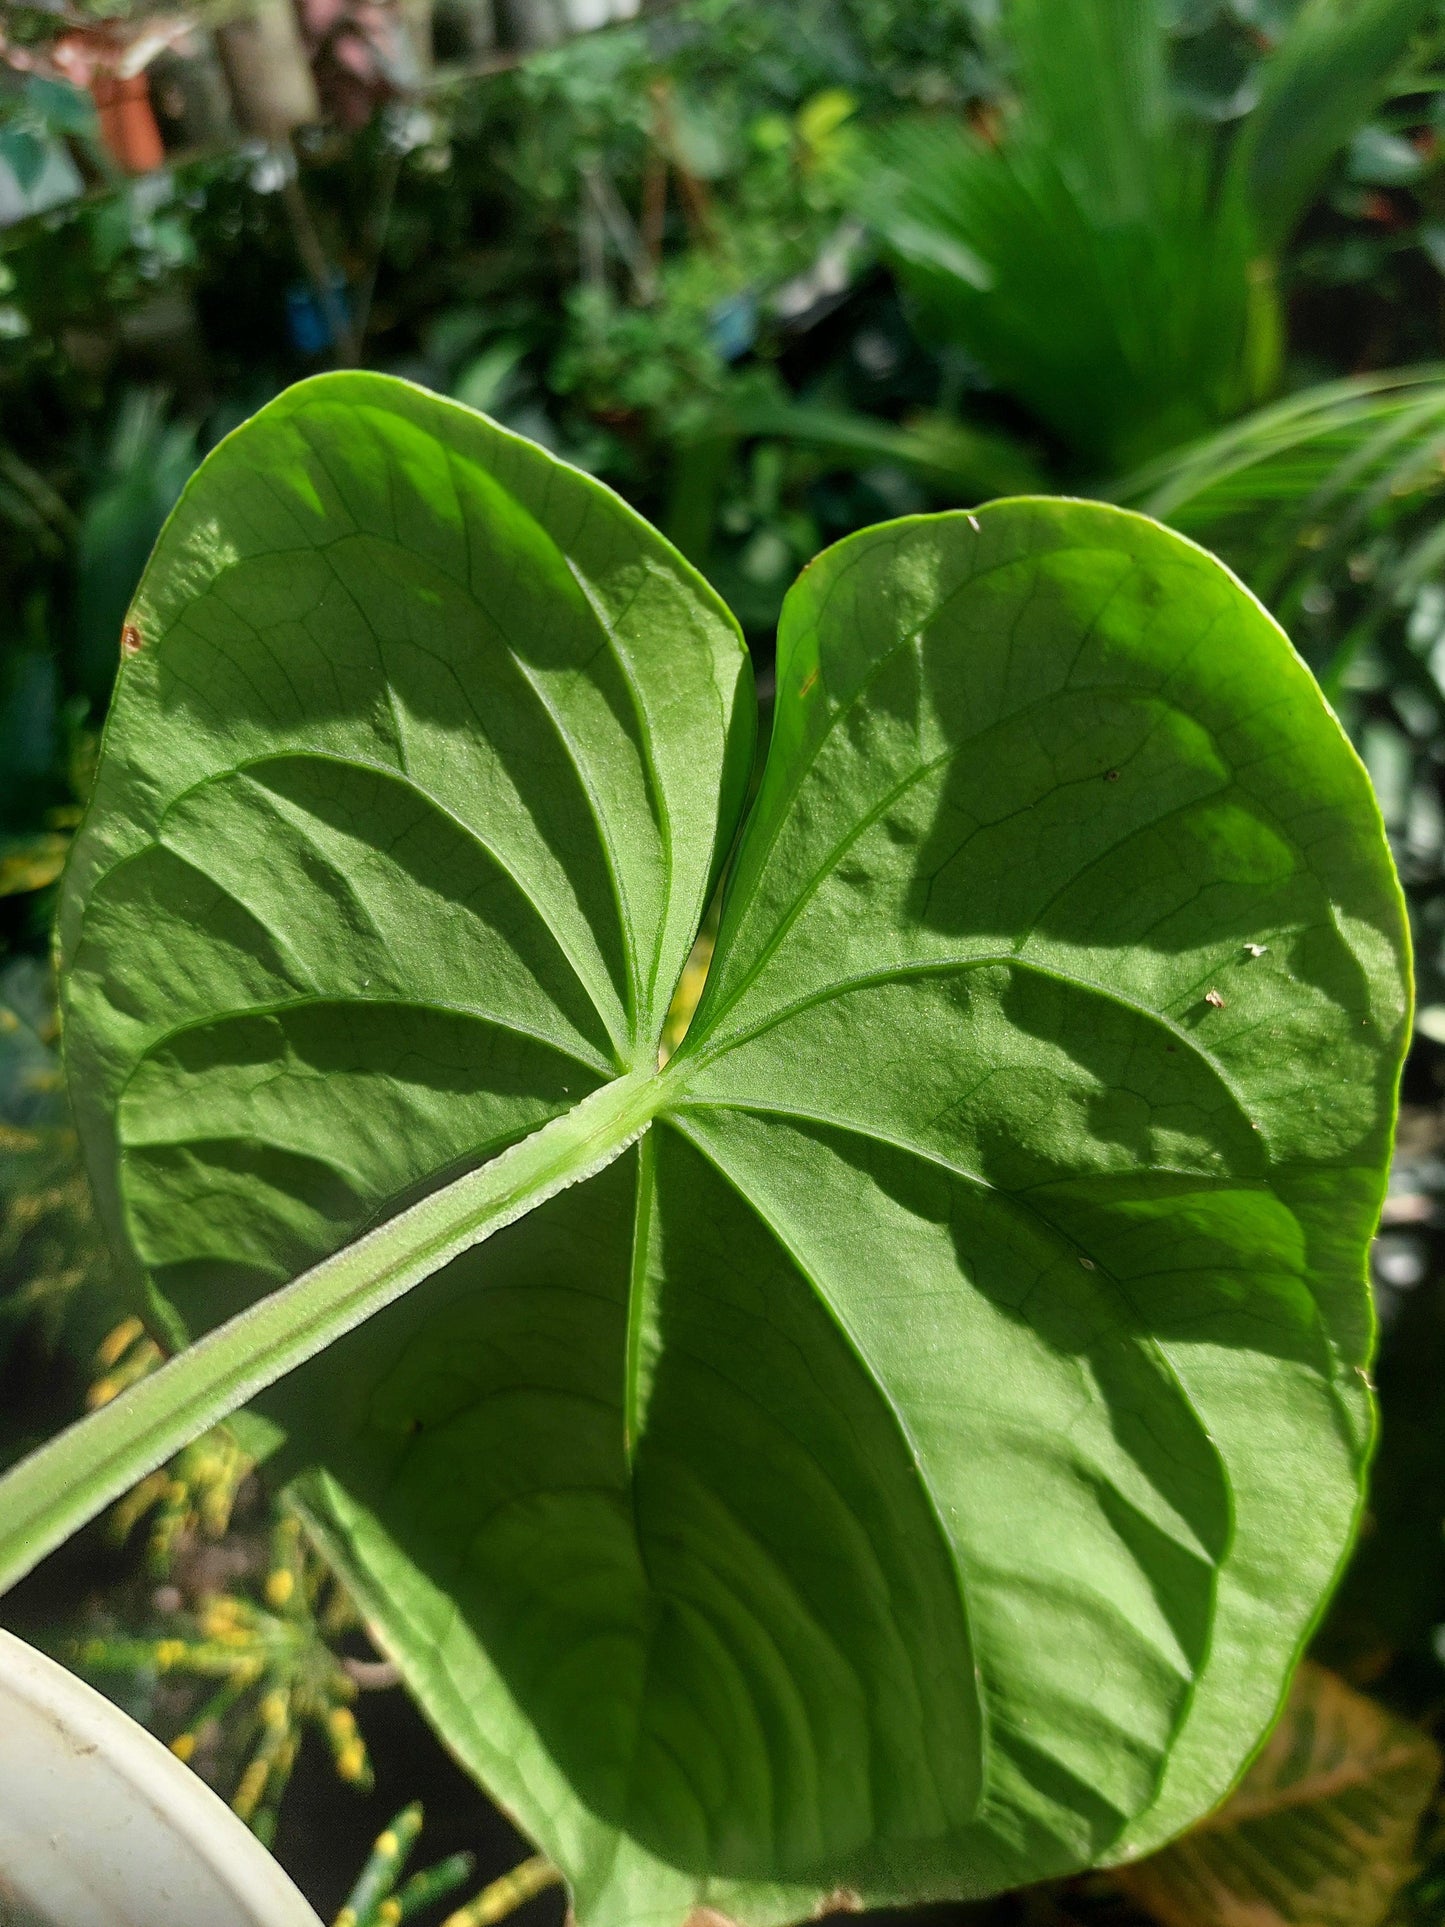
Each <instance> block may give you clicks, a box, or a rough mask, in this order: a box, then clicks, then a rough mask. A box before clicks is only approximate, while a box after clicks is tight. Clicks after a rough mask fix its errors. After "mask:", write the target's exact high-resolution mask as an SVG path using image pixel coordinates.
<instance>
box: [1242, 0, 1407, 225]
mask: <svg viewBox="0 0 1445 1927" xmlns="http://www.w3.org/2000/svg"><path fill="white" fill-rule="evenodd" d="M1435 11H1436V5H1435V0H1306V4H1305V5H1304V6H1303V7H1302V8H1301V10H1300V12H1299V14H1298V15H1297V17H1296V18H1295V20H1294V22H1293V23H1292V25H1291V27H1290V30H1289V32H1288V34H1287V35H1286V36H1285V38H1284V39H1283V40H1282V41H1281V43H1280V45H1279V47H1278V48H1277V49H1276V51H1275V53H1274V54H1273V56H1272V58H1271V59H1269V60H1268V61H1266V62H1265V64H1264V67H1263V70H1262V74H1261V81H1260V93H1259V99H1258V101H1257V103H1256V105H1255V107H1254V110H1253V112H1252V113H1251V114H1250V115H1249V116H1248V118H1247V119H1246V121H1245V123H1244V126H1243V128H1242V129H1241V132H1240V135H1239V138H1238V140H1237V141H1236V143H1235V145H1234V149H1233V151H1232V153H1231V155H1230V160H1229V172H1230V183H1229V190H1228V191H1229V193H1230V194H1231V195H1233V196H1237V197H1238V198H1240V200H1241V201H1242V202H1243V204H1245V205H1247V206H1248V208H1249V209H1250V211H1251V217H1252V219H1253V222H1254V226H1255V232H1256V236H1257V238H1258V243H1259V247H1260V250H1261V252H1262V253H1265V254H1272V253H1275V252H1276V251H1277V250H1278V249H1279V248H1281V247H1282V246H1283V245H1284V243H1285V242H1286V241H1287V240H1288V239H1289V237H1290V235H1291V234H1292V233H1293V232H1294V229H1295V228H1296V227H1297V226H1298V225H1299V222H1300V220H1301V219H1302V218H1303V216H1304V214H1305V213H1306V211H1307V210H1308V208H1309V204H1310V202H1311V201H1312V200H1313V199H1314V197H1315V195H1316V194H1317V193H1318V192H1319V186H1320V182H1321V180H1322V179H1323V177H1324V174H1325V170H1326V169H1327V168H1328V166H1329V164H1330V162H1331V161H1332V160H1333V159H1334V157H1335V155H1336V154H1337V153H1338V152H1339V151H1340V149H1341V148H1342V147H1343V146H1344V145H1345V143H1346V142H1347V141H1348V140H1349V139H1350V137H1351V135H1352V134H1354V133H1355V131H1356V130H1357V129H1358V128H1359V126H1360V125H1361V123H1362V122H1363V121H1365V120H1367V119H1368V118H1369V116H1370V114H1371V113H1372V112H1373V110H1374V109H1375V108H1376V107H1377V106H1378V104H1379V102H1380V99H1381V96H1382V95H1383V94H1384V93H1385V91H1386V89H1387V88H1388V86H1389V83H1390V80H1391V78H1392V76H1393V75H1394V74H1395V73H1396V72H1397V71H1398V70H1399V67H1400V65H1401V62H1402V61H1403V60H1404V58H1405V56H1406V54H1407V53H1408V51H1409V48H1410V43H1411V41H1412V40H1413V38H1414V36H1415V34H1416V33H1417V32H1418V30H1419V29H1420V27H1421V26H1422V24H1423V23H1424V22H1425V21H1426V20H1427V19H1428V18H1429V17H1430V16H1431V15H1432V14H1433V13H1435Z"/></svg>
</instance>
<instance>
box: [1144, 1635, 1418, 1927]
mask: <svg viewBox="0 0 1445 1927" xmlns="http://www.w3.org/2000/svg"><path fill="white" fill-rule="evenodd" d="M1439 1778H1440V1752H1439V1749H1438V1747H1436V1745H1435V1743H1434V1741H1433V1740H1431V1739H1429V1738H1428V1737H1427V1736H1426V1735H1425V1734H1424V1733H1422V1732H1421V1731H1420V1729H1419V1728H1418V1727H1415V1726H1411V1725H1410V1724H1409V1723H1408V1722H1407V1721H1405V1720H1401V1719H1397V1718H1395V1716H1394V1715H1393V1714H1391V1713H1388V1712H1386V1711H1385V1709H1384V1708H1383V1707H1382V1706H1380V1705H1379V1704H1378V1703H1377V1702H1376V1701H1375V1700H1370V1699H1366V1698H1365V1697H1364V1695H1363V1694H1361V1693H1357V1692H1355V1691H1354V1689H1353V1688H1352V1687H1349V1686H1346V1684H1345V1683H1344V1681H1343V1680H1342V1679H1340V1678H1339V1677H1338V1675H1336V1674H1334V1673H1330V1672H1327V1671H1326V1670H1325V1669H1324V1667H1322V1666H1315V1665H1311V1664H1310V1663H1309V1662H1308V1661H1306V1662H1305V1664H1304V1665H1302V1666H1301V1667H1300V1670H1299V1672H1298V1673H1297V1674H1296V1675H1295V1681H1294V1685H1293V1687H1292V1688H1291V1690H1290V1697H1289V1702H1288V1704H1287V1705H1286V1707H1285V1710H1284V1714H1283V1716H1282V1717H1281V1719H1280V1722H1279V1725H1278V1726H1277V1727H1276V1728H1275V1730H1274V1732H1273V1733H1272V1734H1271V1735H1270V1738H1269V1743H1268V1745H1267V1746H1266V1747H1265V1749H1264V1751H1263V1752H1262V1753H1261V1754H1260V1756H1259V1758H1258V1759H1257V1760H1256V1761H1255V1763H1254V1765H1253V1766H1252V1767H1251V1768H1250V1769H1249V1772H1248V1773H1247V1774H1246V1775H1245V1776H1244V1779H1243V1780H1242V1781H1241V1783H1240V1785H1239V1788H1238V1790H1237V1791H1236V1792H1235V1793H1234V1794H1233V1795H1232V1796H1231V1797H1230V1798H1229V1799H1228V1800H1227V1801H1226V1802H1225V1804H1224V1805H1223V1806H1222V1807H1221V1808H1220V1809H1219V1811H1218V1813H1216V1814H1213V1815H1212V1816H1211V1817H1210V1818H1209V1819H1208V1820H1206V1821H1204V1822H1203V1824H1202V1825H1200V1826H1198V1827H1196V1828H1195V1829H1194V1831H1193V1832H1192V1833H1189V1834H1186V1835H1185V1837H1184V1838H1183V1839H1182V1840H1178V1841H1176V1842H1175V1844H1174V1845H1173V1846H1172V1847H1166V1848H1165V1850H1164V1852H1163V1853H1160V1854H1156V1855H1155V1856H1154V1857H1153V1859H1151V1860H1146V1861H1143V1862H1142V1863H1141V1864H1140V1865H1139V1866H1137V1867H1131V1868H1130V1869H1129V1870H1128V1871H1127V1872H1126V1873H1120V1874H1118V1875H1117V1876H1116V1880H1117V1884H1118V1885H1119V1886H1120V1887H1122V1888H1123V1890H1124V1891H1125V1892H1126V1893H1127V1894H1128V1895H1129V1896H1130V1898H1131V1899H1133V1900H1135V1901H1137V1902H1139V1903H1140V1905H1142V1906H1143V1907H1145V1908H1147V1910H1148V1911H1149V1913H1150V1914H1152V1915H1153V1916H1154V1918H1155V1919H1156V1920H1157V1921H1158V1922H1159V1923H1160V1927H1378V1924H1379V1922H1381V1921H1382V1920H1384V1918H1385V1916H1386V1914H1387V1913H1388V1912H1389V1908H1390V1903H1391V1901H1392V1900H1393V1899H1394V1897H1395V1895H1396V1893H1397V1892H1398V1891H1399V1889H1400V1888H1401V1887H1402V1886H1403V1885H1404V1883H1405V1882H1406V1881H1407V1880H1408V1879H1409V1878H1410V1876H1411V1874H1412V1873H1413V1872H1414V1869H1415V1849H1416V1836H1417V1834H1418V1831H1419V1826H1420V1818H1421V1815H1422V1814H1423V1812H1424V1810H1425V1807H1426V1805H1427V1804H1428V1802H1429V1799H1430V1796H1431V1794H1432V1793H1433V1792H1434V1791H1435V1787H1436V1784H1437V1782H1438V1780H1439Z"/></svg>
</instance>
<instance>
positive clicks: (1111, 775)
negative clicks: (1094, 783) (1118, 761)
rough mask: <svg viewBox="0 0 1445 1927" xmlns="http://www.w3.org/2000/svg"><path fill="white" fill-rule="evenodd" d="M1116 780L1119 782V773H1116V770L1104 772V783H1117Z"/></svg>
mask: <svg viewBox="0 0 1445 1927" xmlns="http://www.w3.org/2000/svg"><path fill="white" fill-rule="evenodd" d="M1118 780H1119V772H1118V770H1116V769H1106V770H1105V771H1104V781H1105V782H1106V783H1117V782H1118Z"/></svg>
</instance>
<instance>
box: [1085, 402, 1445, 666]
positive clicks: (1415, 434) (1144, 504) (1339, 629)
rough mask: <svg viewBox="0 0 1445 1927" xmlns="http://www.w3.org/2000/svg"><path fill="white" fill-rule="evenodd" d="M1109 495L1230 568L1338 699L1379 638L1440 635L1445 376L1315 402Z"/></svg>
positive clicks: (1289, 407)
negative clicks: (1365, 650)
mask: <svg viewBox="0 0 1445 1927" xmlns="http://www.w3.org/2000/svg"><path fill="white" fill-rule="evenodd" d="M1113 493H1114V495H1115V497H1116V499H1117V500H1119V501H1121V502H1124V503H1126V504H1128V505H1129V506H1131V507H1135V508H1140V509H1143V510H1144V511H1145V512H1146V513H1147V514H1150V515H1154V516H1156V517H1157V518H1158V519H1159V520H1160V521H1164V522H1169V523H1171V524H1172V525H1173V526H1174V527H1175V528H1177V529H1179V530H1181V531H1182V532H1183V533H1184V534H1186V535H1190V536H1193V537H1194V538H1195V540H1197V541H1199V542H1202V543H1204V544H1205V545H1206V546H1207V547H1209V548H1211V549H1213V550H1214V551H1215V552H1216V553H1217V554H1219V555H1221V556H1223V558H1224V559H1225V561H1227V562H1228V563H1229V564H1230V565H1231V567H1232V568H1234V569H1235V570H1236V571H1237V573H1238V574H1239V575H1241V576H1242V577H1243V578H1244V580H1245V581H1246V582H1248V583H1249V585H1250V587H1251V588H1253V589H1254V590H1255V592H1256V593H1257V594H1258V595H1260V596H1261V597H1262V598H1263V599H1264V601H1266V602H1267V603H1268V604H1269V606H1270V607H1271V608H1272V609H1273V610H1274V612H1275V614H1276V615H1277V616H1278V617H1279V618H1280V620H1281V621H1282V622H1283V623H1284V624H1285V626H1286V628H1288V629H1289V630H1290V632H1291V634H1292V635H1294V636H1295V637H1296V639H1297V640H1298V641H1299V643H1300V644H1301V646H1302V647H1303V649H1304V650H1305V653H1306V655H1307V656H1309V657H1310V659H1311V661H1312V662H1313V663H1314V664H1315V666H1316V668H1317V669H1318V670H1319V671H1320V672H1321V674H1322V676H1323V677H1324V678H1325V680H1326V681H1327V683H1328V684H1329V685H1331V686H1332V687H1335V688H1338V687H1339V686H1340V684H1341V680H1342V678H1343V677H1344V675H1345V674H1346V671H1347V669H1348V667H1349V665H1350V664H1351V663H1352V662H1353V661H1354V660H1355V659H1356V658H1357V657H1358V655H1359V652H1360V650H1361V648H1362V646H1363V645H1364V644H1365V643H1367V642H1369V641H1370V640H1372V639H1374V638H1377V637H1385V636H1387V635H1390V634H1392V633H1393V634H1395V635H1396V636H1397V638H1398V637H1399V636H1403V638H1404V641H1405V643H1406V645H1407V646H1409V647H1413V649H1414V651H1415V653H1416V654H1417V655H1419V654H1420V653H1421V652H1422V651H1423V652H1424V653H1425V654H1426V655H1428V654H1429V652H1430V650H1432V649H1433V648H1434V646H1435V644H1436V642H1437V640H1438V636H1437V634H1436V631H1437V630H1438V631H1439V633H1440V634H1441V635H1445V587H1442V586H1441V585H1442V584H1445V368H1440V367H1434V368H1431V367H1426V368H1413V369H1410V370H1408V371H1404V372H1400V373H1395V374H1386V375H1370V376H1364V377H1358V378H1355V379H1352V380H1348V381H1339V382H1330V383H1328V384H1326V385H1324V386H1322V387H1318V388H1311V389H1307V390H1306V391H1305V392H1303V393H1302V394H1298V395H1292V396H1290V397H1289V398H1288V399H1286V400H1285V401H1281V402H1277V403H1275V404H1274V405H1273V406H1271V407H1268V408H1263V409H1260V410H1258V411H1257V412H1255V413H1254V414H1251V415H1248V416H1246V417H1245V418H1244V419H1243V420H1242V421H1239V422H1236V423H1234V424H1233V426H1231V427H1229V428H1226V429H1224V430H1222V431H1221V432H1220V433H1218V434H1216V435H1212V436H1210V437H1208V438H1207V439H1205V440H1203V441H1200V442H1197V443H1195V444H1194V445H1192V446H1191V447H1188V448H1184V449H1181V450H1178V451H1176V452H1175V453H1173V454H1171V455H1168V456H1166V457H1164V458H1162V459H1161V460H1159V461H1156V462H1154V463H1153V464H1151V465H1150V466H1149V467H1147V468H1145V469H1143V470H1141V471H1139V472H1138V473H1136V474H1135V475H1133V476H1132V477H1130V478H1129V480H1127V481H1126V482H1124V483H1123V484H1121V485H1120V486H1119V487H1118V488H1117V489H1116V490H1114V491H1113ZM1427 592H1428V593H1427ZM1422 598H1423V600H1422ZM1436 599H1438V600H1439V601H1440V604H1441V609H1440V620H1439V621H1438V622H1434V619H1433V618H1432V617H1431V616H1430V610H1431V609H1432V608H1433V606H1434V602H1435V600H1436ZM1427 632H1428V633H1427ZM1442 666H1445V665H1442Z"/></svg>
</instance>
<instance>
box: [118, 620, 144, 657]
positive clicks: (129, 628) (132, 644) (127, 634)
mask: <svg viewBox="0 0 1445 1927" xmlns="http://www.w3.org/2000/svg"><path fill="white" fill-rule="evenodd" d="M140 641H141V637H140V630H139V629H137V628H136V626H135V624H134V623H133V622H128V623H127V624H126V625H125V627H124V629H122V630H121V632H120V655H121V661H122V662H124V661H125V660H126V659H127V658H128V657H130V656H138V655H139V654H140Z"/></svg>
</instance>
